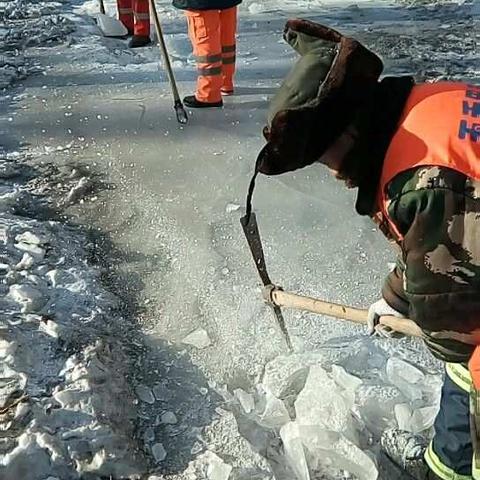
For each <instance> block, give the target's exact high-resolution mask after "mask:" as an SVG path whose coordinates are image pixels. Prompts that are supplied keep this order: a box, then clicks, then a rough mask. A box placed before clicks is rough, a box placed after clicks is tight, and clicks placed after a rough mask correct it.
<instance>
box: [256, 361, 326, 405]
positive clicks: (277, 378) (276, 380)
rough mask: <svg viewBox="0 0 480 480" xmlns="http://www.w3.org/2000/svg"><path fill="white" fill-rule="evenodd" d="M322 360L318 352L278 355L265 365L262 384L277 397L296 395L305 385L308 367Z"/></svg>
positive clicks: (318, 363)
mask: <svg viewBox="0 0 480 480" xmlns="http://www.w3.org/2000/svg"><path fill="white" fill-rule="evenodd" d="M324 360H325V357H324V356H323V355H322V354H320V353H311V352H309V353H304V354H293V355H280V356H278V357H277V358H275V359H274V360H272V361H270V362H269V363H267V365H266V366H265V376H264V379H263V384H264V385H265V386H266V387H268V388H269V390H270V391H271V392H272V393H273V394H274V395H275V396H276V397H277V398H281V399H283V398H285V397H287V396H289V395H294V396H297V395H298V394H299V393H300V391H301V390H302V389H303V387H304V386H305V382H306V380H307V376H308V371H309V367H310V366H311V365H320V364H321V363H322V361H324Z"/></svg>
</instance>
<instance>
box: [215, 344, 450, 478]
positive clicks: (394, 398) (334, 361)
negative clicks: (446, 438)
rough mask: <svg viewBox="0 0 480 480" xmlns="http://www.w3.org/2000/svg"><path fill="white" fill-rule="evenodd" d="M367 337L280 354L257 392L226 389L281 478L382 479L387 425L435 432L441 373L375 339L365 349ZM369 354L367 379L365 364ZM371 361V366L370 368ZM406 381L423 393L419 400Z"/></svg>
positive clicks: (242, 425)
mask: <svg viewBox="0 0 480 480" xmlns="http://www.w3.org/2000/svg"><path fill="white" fill-rule="evenodd" d="M367 342H371V340H369V339H368V338H365V339H362V340H360V341H359V342H357V343H356V344H355V343H352V342H350V343H349V344H348V345H345V347H344V348H343V347H342V348H339V347H331V348H328V347H327V346H325V347H323V348H322V349H321V350H320V351H318V352H308V353H303V354H298V353H297V354H292V355H288V356H280V357H277V358H275V359H273V360H272V361H271V362H269V363H268V364H267V365H266V367H265V370H264V374H263V378H262V383H261V384H258V385H257V386H256V387H255V389H254V390H253V392H249V391H246V390H242V389H239V388H236V389H233V390H232V393H224V397H225V399H226V400H227V402H228V405H230V406H231V409H232V412H233V413H234V414H235V417H236V419H237V423H238V426H239V431H240V433H241V435H242V436H243V437H244V438H245V439H246V440H247V441H249V442H250V444H252V446H253V448H254V449H255V450H256V451H258V452H261V453H262V452H263V454H264V455H265V458H266V459H267V461H268V462H269V464H270V468H271V469H272V471H273V472H274V474H275V475H276V476H277V477H278V478H289V479H291V480H314V479H315V478H328V479H339V478H351V477H350V476H352V477H353V478H355V479H359V480H374V479H377V478H378V476H379V471H378V466H377V464H376V463H375V461H374V460H373V458H374V456H375V452H376V450H375V449H376V448H377V447H378V442H379V441H380V437H381V435H382V433H383V432H384V431H385V430H386V429H388V428H392V427H398V426H399V427H400V428H404V429H406V430H408V431H410V432H413V433H423V434H425V433H428V432H429V429H430V428H431V426H432V424H433V421H434V418H435V416H436V414H437V412H438V401H439V393H440V385H441V382H442V377H441V375H437V374H432V373H425V372H423V371H421V370H420V369H418V368H416V367H415V366H413V365H412V364H410V363H408V362H406V361H405V360H404V359H403V358H400V357H397V356H392V355H390V354H388V353H387V352H384V351H382V350H380V349H377V348H375V347H374V346H373V345H372V344H371V343H370V345H369V347H368V350H365V348H364V347H365V346H366V344H367ZM364 354H366V355H367V358H366V359H365V360H362V365H363V372H366V373H367V376H366V377H363V376H360V375H359V372H360V371H362V370H361V369H360V366H359V365H358V363H359V361H360V359H361V358H362V355H364ZM370 361H371V364H372V367H371V370H370V371H369V370H368V369H367V370H365V368H364V366H365V365H366V364H368V363H370ZM393 382H395V384H392V383H393ZM420 383H421V385H420ZM405 385H408V386H410V387H411V386H412V385H413V386H414V388H415V392H417V391H418V395H413V398H415V400H412V390H411V388H406V387H405ZM278 442H281V443H280V444H279V443H278ZM278 445H283V449H282V448H280V447H279V446H278ZM267 452H268V454H267ZM342 472H343V473H342ZM345 475H346V476H345Z"/></svg>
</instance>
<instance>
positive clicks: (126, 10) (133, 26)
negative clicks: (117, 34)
mask: <svg viewBox="0 0 480 480" xmlns="http://www.w3.org/2000/svg"><path fill="white" fill-rule="evenodd" d="M117 8H118V18H119V20H120V21H121V22H122V23H123V24H124V25H125V27H126V28H127V30H128V33H129V35H132V38H131V39H130V42H129V43H128V46H129V47H130V48H139V47H145V46H146V45H150V43H151V40H150V8H149V6H148V0H117Z"/></svg>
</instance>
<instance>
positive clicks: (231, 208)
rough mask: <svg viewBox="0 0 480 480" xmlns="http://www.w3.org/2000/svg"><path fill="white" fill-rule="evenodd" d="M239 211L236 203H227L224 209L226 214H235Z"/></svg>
mask: <svg viewBox="0 0 480 480" xmlns="http://www.w3.org/2000/svg"><path fill="white" fill-rule="evenodd" d="M239 209H240V205H237V204H236V203H228V204H227V206H226V207H225V211H226V212H227V213H232V212H236V211H237V210H239Z"/></svg>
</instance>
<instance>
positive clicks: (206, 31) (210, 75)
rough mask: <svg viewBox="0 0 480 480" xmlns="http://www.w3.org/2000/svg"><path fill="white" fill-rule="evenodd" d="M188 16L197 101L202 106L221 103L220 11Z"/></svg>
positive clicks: (200, 11) (197, 11)
mask: <svg viewBox="0 0 480 480" xmlns="http://www.w3.org/2000/svg"><path fill="white" fill-rule="evenodd" d="M185 13H186V16H187V21H188V33H189V36H190V40H191V42H192V45H193V54H194V55H195V59H196V61H197V67H198V80H197V91H196V92H195V97H196V98H197V100H199V101H201V102H207V103H217V102H221V100H222V96H221V92H220V90H221V87H222V47H221V43H220V10H186V11H185Z"/></svg>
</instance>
